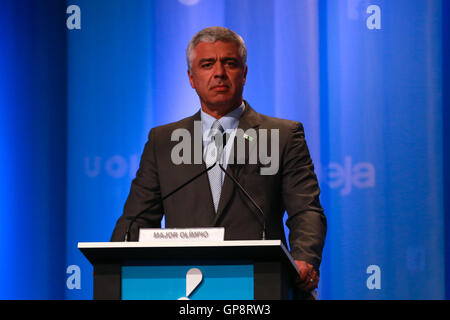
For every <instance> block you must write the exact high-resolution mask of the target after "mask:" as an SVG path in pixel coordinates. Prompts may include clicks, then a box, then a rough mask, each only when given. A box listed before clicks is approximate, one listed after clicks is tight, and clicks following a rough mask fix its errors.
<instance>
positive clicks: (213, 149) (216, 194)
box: [205, 120, 224, 213]
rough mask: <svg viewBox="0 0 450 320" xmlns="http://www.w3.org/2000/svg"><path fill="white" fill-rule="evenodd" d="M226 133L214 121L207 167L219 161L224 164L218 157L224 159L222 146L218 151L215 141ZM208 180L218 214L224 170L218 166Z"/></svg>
mask: <svg viewBox="0 0 450 320" xmlns="http://www.w3.org/2000/svg"><path fill="white" fill-rule="evenodd" d="M223 132H224V129H223V127H222V125H221V124H220V122H219V121H218V120H216V121H214V123H213V125H212V126H211V131H210V134H209V136H210V139H211V140H210V142H209V144H208V146H207V147H206V148H207V149H206V155H205V156H206V157H205V162H206V166H207V167H210V166H212V165H214V163H215V162H217V161H219V163H222V161H220V160H221V159H218V157H220V158H222V154H223V153H222V150H220V149H221V146H222V144H221V143H219V150H218V149H217V145H216V143H215V139H217V138H219V137H220V139H221V138H222V134H223ZM208 178H209V185H210V186H211V194H212V197H213V202H214V209H215V210H216V213H217V208H218V206H219V200H220V193H221V191H222V182H223V181H222V170H221V169H220V167H219V165H216V166H215V167H214V168H212V169H211V170H209V171H208Z"/></svg>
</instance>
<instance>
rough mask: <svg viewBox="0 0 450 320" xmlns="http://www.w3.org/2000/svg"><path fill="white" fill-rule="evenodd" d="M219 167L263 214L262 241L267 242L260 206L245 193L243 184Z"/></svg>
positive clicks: (264, 222) (264, 220)
mask: <svg viewBox="0 0 450 320" xmlns="http://www.w3.org/2000/svg"><path fill="white" fill-rule="evenodd" d="M219 167H220V168H221V169H222V171H223V172H225V174H226V175H227V176H228V177H229V178H230V179H231V180H233V182H234V183H235V184H236V185H237V186H238V187H239V190H241V191H242V192H243V193H244V194H245V196H246V197H247V198H248V199H249V200H250V201H251V203H252V204H253V205H254V206H255V208H256V209H258V211H259V213H261V216H262V218H263V223H262V225H263V230H262V235H261V239H262V240H266V218H265V217H264V212H263V211H262V209H261V208H260V207H259V206H258V204H257V203H256V202H255V200H253V198H252V197H251V196H250V195H249V194H248V192H247V191H245V189H244V187H242V186H241V184H240V183H239V182H238V181H237V180H236V179H235V178H234V177H233V176H232V175H231V174H230V173H228V172H227V170H225V168H224V167H223V166H222V165H221V164H220V163H219ZM258 220H259V218H258Z"/></svg>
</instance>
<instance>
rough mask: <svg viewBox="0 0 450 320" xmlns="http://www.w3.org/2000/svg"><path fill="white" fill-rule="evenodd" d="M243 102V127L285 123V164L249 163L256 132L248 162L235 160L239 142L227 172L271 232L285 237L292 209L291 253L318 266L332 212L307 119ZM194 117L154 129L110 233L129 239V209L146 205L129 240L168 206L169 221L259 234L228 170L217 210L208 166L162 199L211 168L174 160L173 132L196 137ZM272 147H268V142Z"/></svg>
mask: <svg viewBox="0 0 450 320" xmlns="http://www.w3.org/2000/svg"><path fill="white" fill-rule="evenodd" d="M245 104H246V107H245V110H244V112H243V114H242V116H241V119H240V122H239V127H238V128H241V129H243V130H244V131H247V130H248V129H250V128H253V129H255V131H256V133H257V134H258V129H268V131H269V130H270V129H279V157H278V161H279V162H278V163H279V170H278V172H277V173H276V174H274V175H261V174H260V169H261V167H263V166H264V164H262V163H261V162H260V161H258V163H256V164H249V161H248V160H249V159H248V158H249V155H250V152H252V150H255V149H256V144H257V143H258V141H259V139H258V137H256V139H253V140H252V141H250V140H249V139H245V144H246V146H245V155H244V157H245V158H246V159H245V160H246V161H245V164H240V163H238V162H242V161H237V160H238V159H237V158H236V157H237V156H238V152H236V149H235V152H234V156H235V159H234V161H231V162H233V163H229V164H228V166H227V172H229V173H230V174H232V175H233V176H234V177H235V178H236V179H237V180H238V181H239V182H240V184H241V185H242V186H243V187H244V189H245V190H246V191H247V192H248V193H249V194H250V195H251V196H252V197H253V199H254V200H255V201H256V203H257V204H258V205H259V206H260V207H261V209H262V210H263V212H264V214H265V219H266V225H267V239H280V240H282V241H283V243H285V244H286V238H285V234H284V226H283V215H284V212H285V211H287V214H288V219H287V221H286V224H287V226H288V228H289V244H290V249H291V254H292V256H293V257H294V259H295V260H303V261H306V262H308V263H310V264H312V265H313V266H315V268H316V269H318V268H319V265H320V262H321V257H322V249H323V246H324V241H325V234H326V218H325V216H324V214H323V209H322V207H321V205H320V201H319V193H320V191H319V186H318V182H317V178H316V175H315V173H314V166H313V163H312V161H311V158H310V154H309V151H308V147H307V145H306V141H305V137H304V132H303V126H302V124H301V123H300V122H295V121H289V120H283V119H277V118H273V117H268V116H265V115H262V114H259V113H257V112H255V111H254V110H253V109H252V108H251V107H250V106H249V105H248V103H247V102H245ZM194 121H200V112H198V113H196V114H195V115H194V116H191V117H188V118H185V119H183V120H180V121H178V122H175V123H170V124H167V125H163V126H160V127H156V128H153V129H152V130H151V131H150V134H149V139H148V142H147V143H146V145H145V148H144V152H143V154H142V157H141V162H140V166H139V170H138V171H137V173H136V178H135V179H134V180H133V182H132V184H131V190H130V194H129V196H128V198H127V201H126V203H125V207H124V212H123V215H122V216H121V217H120V218H119V220H118V221H117V224H116V227H115V229H114V232H113V234H112V237H111V241H123V239H124V235H125V232H126V230H127V227H128V224H129V221H130V220H128V219H127V217H133V216H135V215H137V214H139V213H141V212H144V213H143V214H142V215H141V216H140V217H139V218H138V219H137V220H136V223H134V225H133V227H132V229H131V238H130V240H137V238H138V234H139V228H140V227H145V228H149V227H156V228H159V227H160V226H161V219H162V217H163V214H164V215H165V220H166V228H194V227H215V226H216V227H217V226H220V227H224V228H225V240H256V239H261V230H262V225H261V221H260V219H258V213H257V212H256V209H255V207H254V206H253V205H252V203H251V202H250V201H249V200H248V199H247V198H246V197H245V196H244V195H243V194H242V192H241V191H240V190H239V189H238V188H237V187H236V186H235V185H234V183H233V182H232V180H231V179H229V177H227V176H225V180H224V183H223V187H222V193H221V198H220V202H219V207H218V212H217V213H215V211H214V206H213V201H212V195H211V191H210V186H209V180H208V175H207V174H204V175H202V176H201V177H199V178H198V179H197V180H195V181H193V182H192V183H191V184H190V185H187V186H186V187H185V188H184V189H182V190H180V191H178V192H177V193H175V194H173V195H172V196H171V197H169V198H167V199H166V200H164V201H163V203H160V202H159V199H160V198H161V197H163V196H164V195H166V194H168V193H169V192H171V191H172V190H174V189H175V188H177V187H178V186H180V185H181V184H183V183H184V182H186V181H187V180H188V179H190V178H192V177H193V176H195V175H196V174H197V173H199V172H201V171H202V170H204V169H205V168H206V166H205V164H204V162H203V163H202V164H182V165H176V164H174V163H173V161H172V160H171V152H172V148H173V147H174V146H175V145H177V144H178V143H179V141H171V134H172V132H173V131H174V130H175V129H178V128H184V129H187V130H188V131H189V132H190V133H191V136H192V137H194ZM268 136H269V137H270V134H268ZM235 139H236V138H235ZM192 140H193V139H192ZM269 142H270V139H269ZM193 144H194V142H193V141H192V147H193ZM200 144H201V141H200ZM235 145H236V143H234V147H235V148H236V146H235ZM267 149H268V150H269V151H270V146H269V147H268V148H267ZM192 150H193V149H192ZM192 158H193V156H192ZM241 160H242V159H241ZM191 163H193V161H192V162H191Z"/></svg>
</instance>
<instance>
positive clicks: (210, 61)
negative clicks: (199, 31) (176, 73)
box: [188, 41, 247, 112]
mask: <svg viewBox="0 0 450 320" xmlns="http://www.w3.org/2000/svg"><path fill="white" fill-rule="evenodd" d="M193 57H194V59H193V61H192V66H191V70H190V71H188V74H189V81H190V83H191V86H192V88H194V89H195V90H196V91H197V94H198V96H199V97H200V100H201V102H202V107H203V108H205V107H206V108H207V109H209V110H211V111H219V112H220V111H222V112H224V111H228V110H230V109H231V108H234V107H237V106H239V105H240V104H241V103H242V92H243V90H244V84H245V77H246V75H247V67H244V65H243V62H242V59H241V57H240V55H239V50H238V45H237V44H236V43H234V42H222V41H216V42H214V43H208V42H199V43H198V44H197V45H196V46H195V48H194V52H193Z"/></svg>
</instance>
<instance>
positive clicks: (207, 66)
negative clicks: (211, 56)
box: [202, 63, 212, 68]
mask: <svg viewBox="0 0 450 320" xmlns="http://www.w3.org/2000/svg"><path fill="white" fill-rule="evenodd" d="M211 66H212V63H204V64H202V68H209V67H211Z"/></svg>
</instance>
